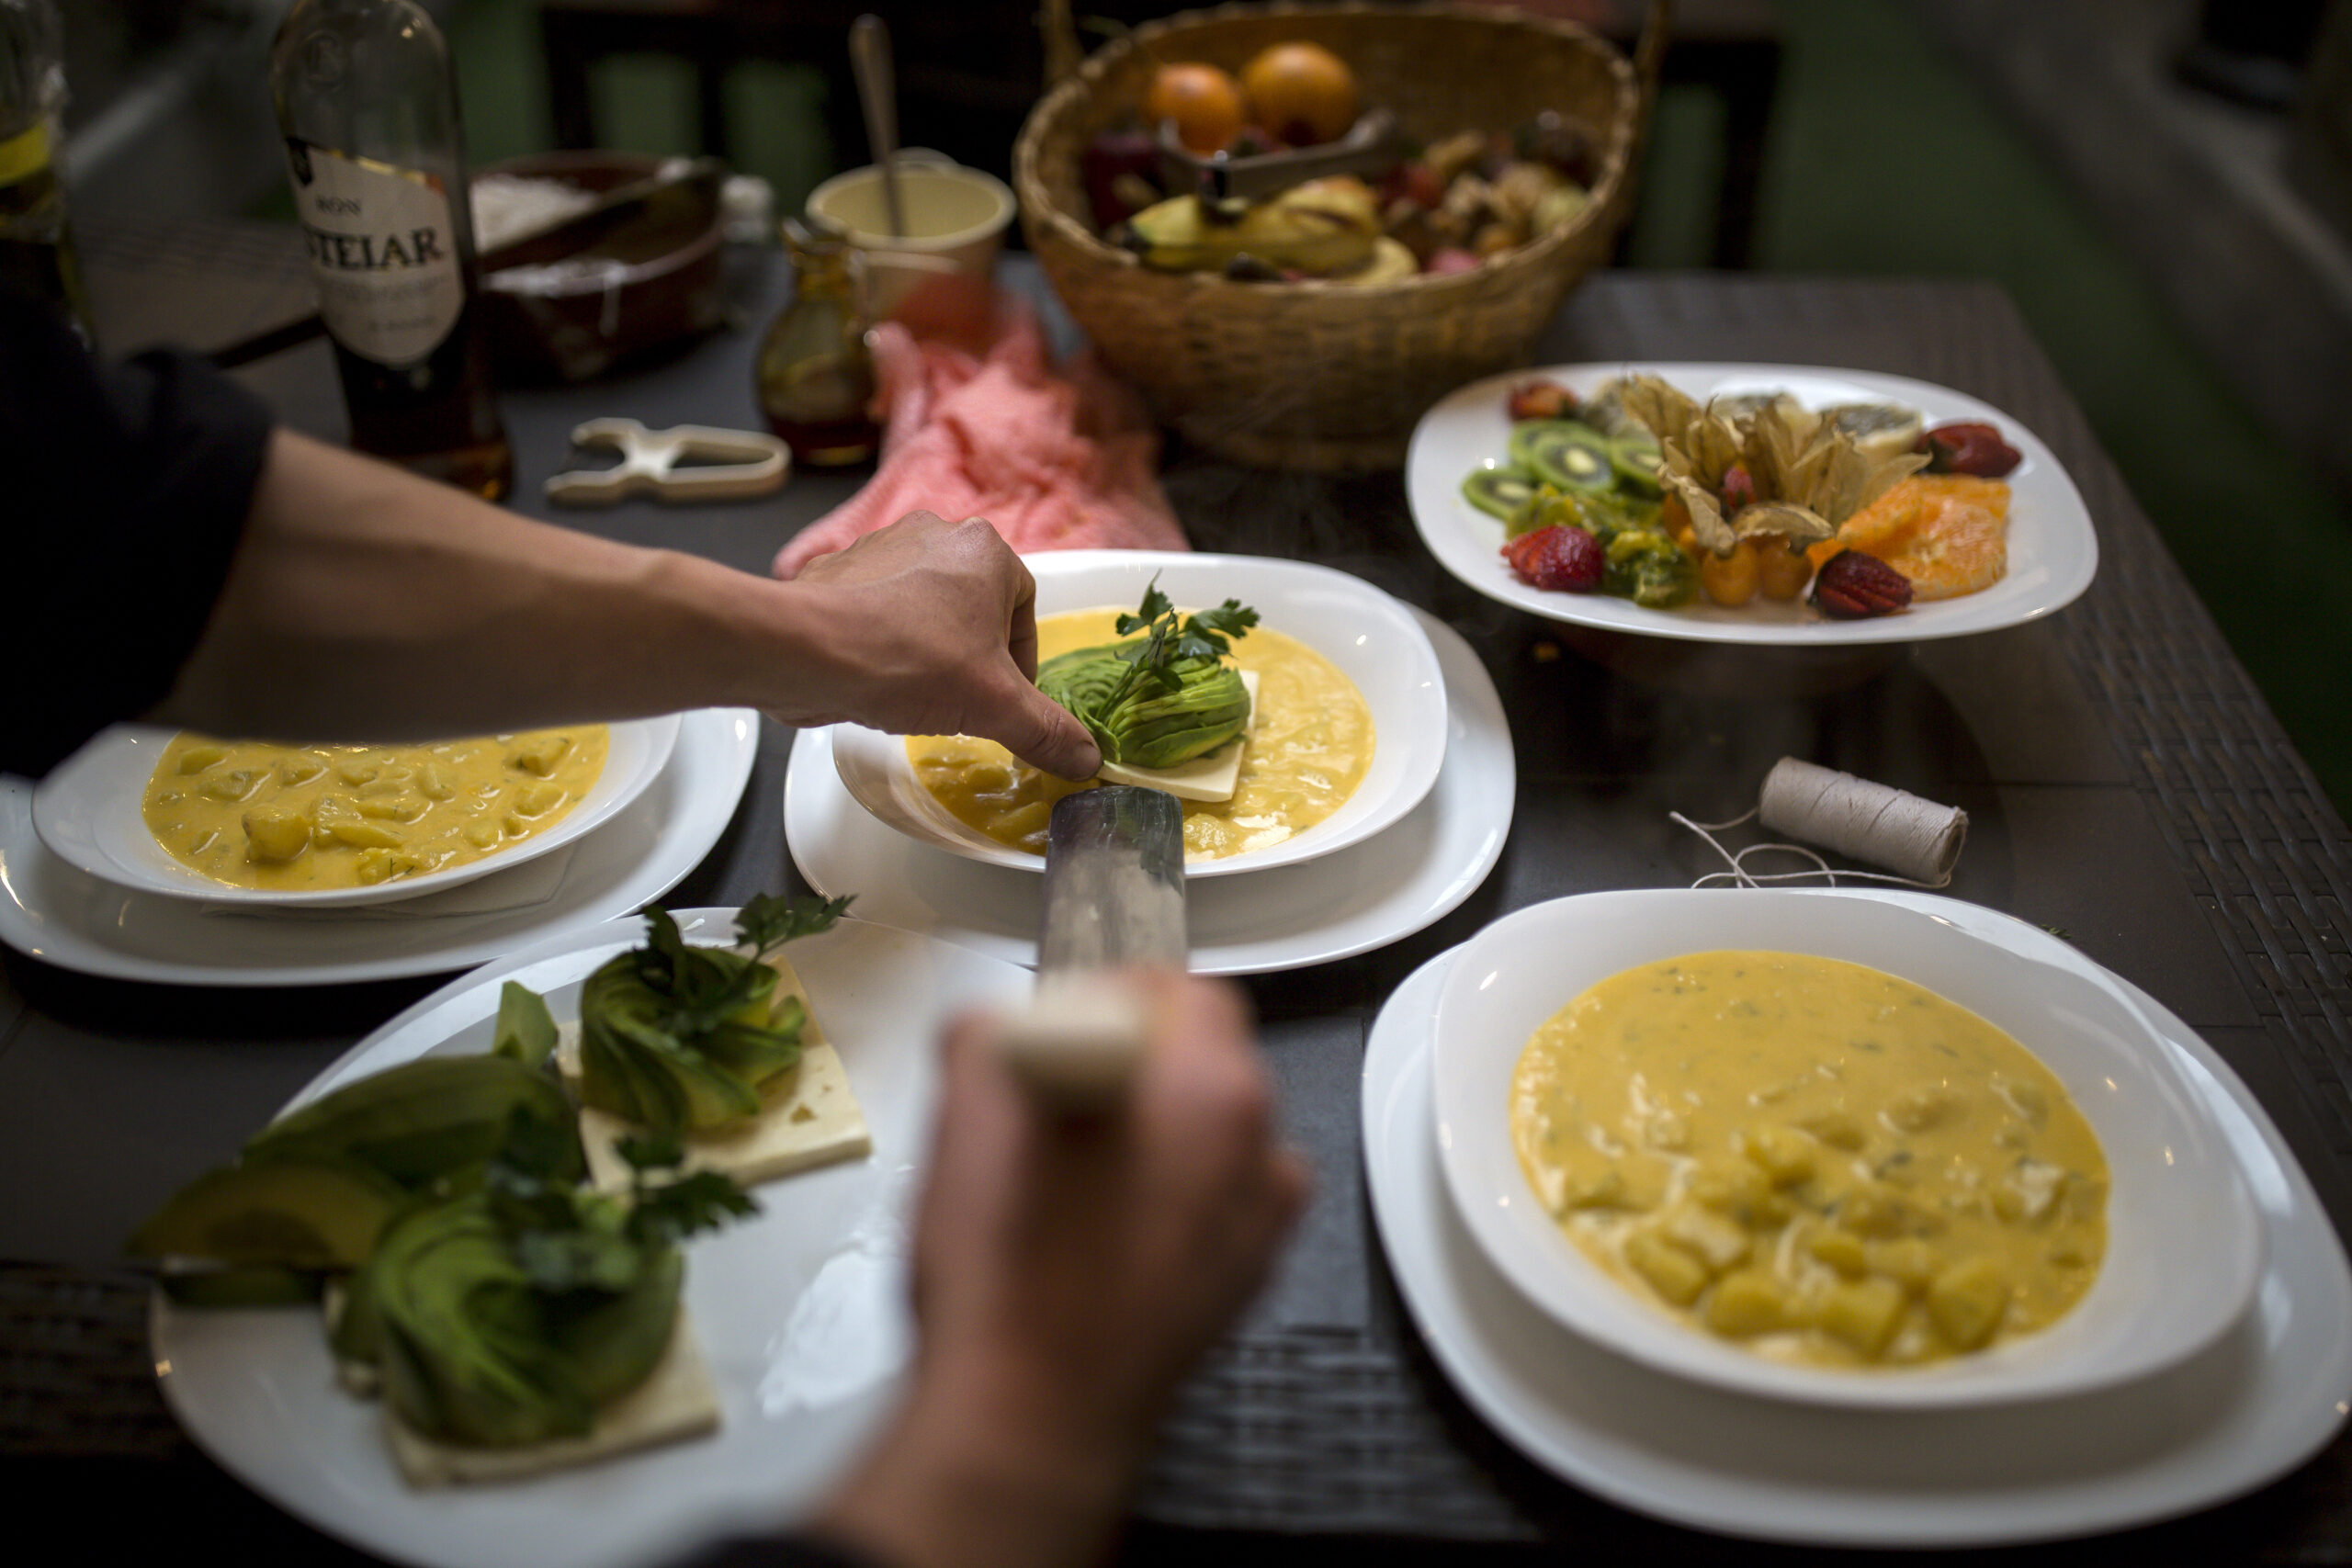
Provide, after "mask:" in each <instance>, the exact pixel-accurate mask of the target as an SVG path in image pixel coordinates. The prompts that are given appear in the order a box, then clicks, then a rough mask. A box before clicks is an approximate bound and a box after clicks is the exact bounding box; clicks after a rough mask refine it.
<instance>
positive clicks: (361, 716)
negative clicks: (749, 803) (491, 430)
mask: <svg viewBox="0 0 2352 1568" xmlns="http://www.w3.org/2000/svg"><path fill="white" fill-rule="evenodd" d="M784 587H785V585H783V584H777V583H773V582H770V581H767V580H766V579H763V578H757V577H752V576H751V575H750V574H748V573H743V572H737V571H732V570H729V569H727V568H725V567H722V566H719V565H718V564H716V563H714V562H711V561H707V560H703V559H700V558H695V557H690V556H685V555H681V554H678V553H676V552H672V551H660V550H645V549H638V548H633V547H628V546H624V545H617V544H613V543H610V542H608V541H605V540H601V539H596V538H594V537H591V536H586V535H583V534H579V533H576V532H573V531H572V530H570V529H566V528H560V527H555V526H552V525H547V524H542V523H537V522H533V521H531V520H529V519H526V518H523V517H520V516H517V515H515V514H514V513H509V512H505V511H503V510H501V509H499V508H497V507H493V506H490V505H487V504H485V503H483V502H480V501H477V500H475V499H474V498H472V497H470V496H468V495H465V494H463V493H461V492H459V491H454V490H451V489H448V488H447V487H444V486H440V485H435V484H432V483H430V482H428V481H426V480H424V479H417V478H415V477H413V476H412V475H409V474H406V473H404V472H401V471H400V470H398V469H393V468H386V467H384V466H383V465H380V464H377V463H372V462H368V461H366V460H364V459H360V458H356V457H352V456H351V455H350V454H348V453H345V452H342V451H339V450H337V449H335V448H333V447H328V446H320V445H318V444H316V443H314V442H310V441H306V440H304V439H303V438H302V437H300V436H298V435H293V434H288V433H285V432H279V433H278V434H277V435H275V436H274V437H273V439H272V442H271V446H270V451H269V457H268V460H267V462H266V466H265V468H264V469H263V473H262V478H261V482H260V485H259V488H258V490H257V491H256V493H255V496H254V505H253V509H252V515H251V519H250V521H249V524H248V526H247V533H246V537H245V539H244V540H243V543H242V545H241V546H240V547H239V550H238V554H237V557H236V558H235V560H234V562H233V563H232V567H231V569H230V574H229V579H228V581H227V584H226V585H225V587H224V589H223V591H222V592H221V595H220V600H219V602H218V604H216V606H215V609H214V613H213V615H212V618H211V620H210V621H209V624H208V626H207V627H206V630H205V634H204V636H203V637H202V638H201V639H200V640H199V641H198V645H197V648H196V650H195V652H194V653H193V654H192V655H191V656H190V658H189V660H187V664H186V665H184V666H183V668H182V671H181V673H180V678H179V681H178V683H177V684H176V686H175V688H174V690H173V693H172V694H171V696H170V698H169V699H167V700H166V702H165V703H164V706H163V708H162V709H161V710H160V711H159V712H158V714H157V715H156V716H157V717H158V718H160V719H163V720H164V721H165V722H171V723H178V724H184V725H187V726H191V727H194V728H206V729H212V730H216V731H220V732H224V733H277V734H300V735H303V736H306V737H315V738H321V739H331V738H339V739H416V738H422V737H426V736H432V735H440V734H456V733H465V732H471V731H480V730H492V729H505V728H527V727H533V726H537V725H543V724H554V723H563V722H571V721H577V720H582V719H588V718H625V717H631V716H640V715H645V714H651V713H661V712H668V711H672V710H674V709H679V708H687V707H699V706H707V705H732V704H754V705H772V704H771V703H770V702H769V700H768V699H770V698H771V697H773V696H775V694H777V693H778V692H779V691H780V690H782V689H783V688H784V687H785V686H786V683H787V682H788V680H789V677H790V675H791V673H792V671H791V670H790V669H789V668H788V666H790V665H792V664H794V663H796V662H798V660H795V659H794V658H793V654H794V652H795V651H796V650H795V648H794V644H795V643H796V642H805V641H806V640H808V639H809V637H814V636H816V635H818V634H817V633H816V632H815V631H814V630H813V629H809V628H807V627H806V626H803V625H802V623H804V622H806V621H807V620H809V618H810V617H809V616H808V615H804V614H801V613H800V612H801V611H802V609H803V608H804V607H805V604H806V596H805V595H804V596H802V597H801V599H800V600H798V601H796V600H795V599H794V597H793V596H792V595H790V594H787V593H780V592H777V591H778V590H780V589H782V588H784ZM796 633H797V634H798V635H796Z"/></svg>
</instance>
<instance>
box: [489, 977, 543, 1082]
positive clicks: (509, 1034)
mask: <svg viewBox="0 0 2352 1568" xmlns="http://www.w3.org/2000/svg"><path fill="white" fill-rule="evenodd" d="M555 1042H556V1027H555V1015H554V1014H553V1013H551V1012H549V1011H548V1004H547V998H545V997H542V996H540V995H539V993H538V992H537V991H534V990H532V989H531V988H530V987H527V986H523V985H518V984H517V983H516V982H515V981H513V980H509V981H507V982H506V984H504V985H503V986H501V987H499V988H498V1025H497V1028H496V1030H495V1031H494V1032H492V1035H491V1040H490V1054H491V1055H493V1056H504V1057H507V1058H509V1059H510V1060H513V1061H516V1062H520V1063H522V1064H523V1065H524V1066H526V1067H536V1066H539V1065H541V1064H542V1063H544V1062H545V1061H546V1060H547V1059H548V1056H549V1055H552V1054H553V1053H554V1051H555Z"/></svg>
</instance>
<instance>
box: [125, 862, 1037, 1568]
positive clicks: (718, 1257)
mask: <svg viewBox="0 0 2352 1568" xmlns="http://www.w3.org/2000/svg"><path fill="white" fill-rule="evenodd" d="M672 912H673V915H674V916H675V917H676V919H677V920H678V923H679V925H680V927H681V928H682V929H683V930H684V931H685V933H686V938H687V940H688V941H689V942H727V941H729V940H730V937H731V933H732V931H733V926H734V911H733V910H731V909H683V908H682V909H676V910H673V911H672ZM644 929H645V928H644V921H643V920H642V919H639V918H638V917H636V916H627V917H624V918H622V919H616V920H609V921H606V922H604V923H602V924H599V925H594V926H589V927H584V928H579V929H575V930H573V931H570V932H567V933H565V934H563V935H560V936H556V937H551V938H549V939H548V940H547V941H545V942H539V943H537V944H536V945H535V946H531V947H527V948H525V949H523V950H522V951H520V952H517V953H514V954H513V955H512V956H510V957H507V958H503V959H501V960H499V961H498V962H496V963H494V964H489V965H487V966H485V967H483V968H481V969H478V970H476V971H474V972H473V973H471V974H469V975H467V976H463V977H461V978H459V979H458V980H456V981H453V982H452V983H451V984H450V985H448V986H447V987H443V988H442V989H441V990H438V991H436V992H435V993H434V994H433V995H431V996H429V997H427V998H424V1000H422V1001H420V1002H418V1003H417V1004H416V1005H415V1006H414V1007H413V1008H410V1009H409V1010H407V1011H405V1012H403V1013H401V1015H400V1016H399V1017H397V1018H395V1019H393V1020H392V1021H390V1022H389V1023H387V1024H385V1025H384V1026H383V1027H382V1028H381V1029H379V1030H377V1031H376V1032H374V1033H373V1034H370V1035H369V1036H368V1038H367V1039H365V1040H363V1041H361V1042H360V1043H358V1044H357V1045H356V1046H355V1047H353V1048H352V1050H351V1051H350V1052H349V1053H348V1054H346V1055H345V1056H344V1057H343V1058H342V1059H341V1060H340V1061H338V1062H336V1063H335V1064H334V1066H332V1067H329V1068H328V1069H327V1070H326V1071H325V1072H324V1073H323V1074H322V1075H321V1076H320V1077H318V1078H317V1079H316V1080H315V1081H313V1082H312V1083H311V1085H310V1086H309V1087H308V1088H306V1089H304V1090H303V1091H302V1092H301V1093H300V1095H298V1096H296V1097H295V1100H294V1104H295V1105H301V1104H305V1103H308V1102H309V1101H310V1100H314V1099H316V1098H317V1097H318V1096H320V1095H322V1094H324V1093H326V1092H327V1091H329V1090H331V1089H338V1088H340V1087H342V1086H343V1085H344V1084H345V1083H348V1082H350V1081H352V1080H353V1079H355V1078H357V1077H364V1076H365V1075H367V1074H369V1073H373V1072H377V1071H380V1070H382V1069H383V1068H386V1067H390V1066H396V1065H398V1064H400V1063H402V1062H406V1061H410V1060H413V1059H414V1058H416V1057H419V1056H424V1055H463V1054H469V1053H477V1052H481V1051H483V1050H486V1049H488V1047H489V1044H490V1039H491V1034H492V1028H493V1026H494V1024H495V1022H496V1018H497V1012H498V998H499V991H500V987H501V985H502V983H503V982H504V981H506V980H508V979H513V980H515V981H518V982H519V983H521V984H523V985H526V986H529V987H532V988H533V989H535V990H537V991H539V992H541V993H542V994H543V995H545V996H546V997H547V998H548V1006H549V1008H550V1009H551V1010H553V1011H554V1013H555V1015H556V1016H557V1017H558V1018H560V1019H561V1018H569V1017H572V1016H575V1015H576V1012H577V1009H578V996H579V991H580V982H581V980H582V978H584V977H585V976H587V975H588V974H589V973H590V972H591V971H593V970H594V968H595V967H596V965H597V964H600V963H602V962H603V961H604V960H605V959H606V958H608V957H610V956H611V955H613V954H614V953H619V952H622V951H623V950H625V949H627V948H629V947H632V946H635V945H636V944H637V943H638V942H639V941H640V940H642V936H643V932H644ZM789 952H790V956H791V959H792V963H793V966H794V968H795V970H796V971H797V973H798V974H799V976H800V978H801V979H802V981H803V982H804V983H805V984H806V985H807V987H808V988H809V999H810V1002H811V1005H812V1008H813V1010H814V1011H815V1013H816V1015H817V1018H818V1021H819V1022H820V1024H821V1025H822V1026H823V1028H824V1031H825V1034H826V1037H827V1038H828V1039H830V1040H831V1042H832V1043H833V1044H834V1046H835V1048H836V1049H837V1050H839V1051H840V1053H841V1057H842V1065H843V1066H844V1068H845V1069H846V1071H847V1072H848V1074H849V1077H850V1084H851V1087H852V1089H853V1090H854V1092H855V1094H856V1095H857V1098H858V1103H859V1105H860V1106H861V1108H862V1109H863V1110H864V1111H865V1119H866V1123H867V1125H868V1127H869V1128H870V1129H871V1131H872V1134H873V1140H874V1152H873V1153H872V1154H871V1155H869V1156H866V1157H865V1158H864V1159H854V1160H845V1161H842V1162H841V1163H839V1164H835V1165H829V1166H823V1167H820V1168H817V1169H814V1170H809V1171H804V1172H802V1173H801V1174H799V1175H797V1176H793V1177H788V1178H786V1179H783V1180H780V1181H774V1182H766V1183H763V1184H762V1185H761V1186H759V1187H758V1188H756V1189H755V1190H754V1192H753V1195H754V1196H755V1197H756V1198H757V1199H758V1200H759V1202H760V1208H761V1212H760V1213H759V1214H758V1215H756V1216H754V1217H753V1218H752V1219H750V1220H748V1221H746V1222H744V1223H742V1224H737V1225H734V1226H730V1227H729V1228H728V1229H727V1230H724V1231H722V1232H720V1233H718V1235H712V1236H707V1237H704V1238H701V1239H699V1240H696V1241H695V1242H693V1243H691V1244H690V1245H689V1246H688V1247H687V1250H686V1284H685V1305H686V1310H687V1313H688V1314H689V1316H690V1318H691V1320H692V1322H693V1324H694V1326H695V1333H696V1335H697V1337H699V1338H700V1340H701V1342H702V1347H703V1350H704V1354H705V1357H706V1359H707V1360H708V1362H709V1364H710V1368H711V1373H712V1376H713V1378H714V1379H715V1380H716V1381H717V1382H718V1396H719V1403H720V1405H721V1407H722V1410H723V1417H722V1422H721V1425H720V1427H719V1430H718V1432H717V1433H716V1434H714V1435H713V1436H711V1437H709V1438H699V1439H694V1440H689V1441H685V1442H680V1443H675V1444H673V1445H670V1446H668V1447H665V1448H658V1449H650V1450H643V1451H640V1452H638V1453H634V1454H628V1455H623V1456H620V1457H617V1458H615V1459H611V1460H608V1461H604V1462H602V1463H599V1464H594V1465H589V1466H584V1467H582V1468H580V1469H575V1470H565V1471H557V1472H551V1473H548V1474H546V1475H542V1476H538V1477H537V1478H534V1479H529V1480H524V1481H519V1482H515V1483H497V1484H482V1485H473V1486H459V1487H453V1488H445V1489H441V1490H437V1491H429V1492H420V1491H415V1490H413V1489H412V1488H410V1487H409V1486H408V1485H407V1484H406V1483H403V1482H402V1481H401V1475H400V1472H399V1471H398V1470H397V1469H396V1468H395V1466H394V1465H393V1462H392V1458H391V1455H390V1451H389V1450H387V1449H386V1447H385V1444H384V1435H383V1431H382V1429H381V1423H382V1414H381V1411H380V1410H379V1408H378V1407H377V1406H376V1405H375V1404H368V1403H363V1402H362V1401H359V1400H356V1399H354V1398H351V1397H350V1396H348V1395H346V1394H345V1393H343V1392H342V1391H341V1390H340V1389H338V1388H337V1386H336V1384H335V1380H334V1370H333V1368H332V1367H331V1366H330V1365H329V1364H328V1356H327V1350H326V1340H325V1336H324V1333H323V1331H322V1326H321V1324H320V1321H319V1315H318V1314H317V1312H316V1311H315V1310H311V1309H304V1308H270V1309H261V1310H244V1311H198V1310H194V1309H189V1308H184V1307H176V1306H175V1305H173V1304H172V1303H170V1302H169V1301H167V1300H165V1299H164V1298H163V1297H162V1296H161V1295H160V1294H159V1295H158V1296H157V1297H156V1298H155V1303H154V1306H153V1313H152V1316H151V1324H150V1333H151V1339H152V1343H153V1348H154V1354H155V1367H156V1371H157V1374H158V1375H159V1377H160V1378H161V1379H162V1382H163V1389H164V1397H165V1399H166V1400H167V1401H168V1403H169V1404H170V1405H171V1407H172V1412H173V1414H174V1415H175V1416H177V1417H178V1418H179V1421H180V1424H181V1425H182V1426H183V1427H186V1428H187V1431H188V1433H189V1435H190V1436H191V1437H193V1438H195V1439H196V1441H197V1443H198V1445H199V1446H200V1447H202V1448H203V1449H204V1450H205V1451H206V1452H207V1453H208V1454H209V1455H210V1456H211V1457H212V1458H213V1459H214V1460H216V1461H219V1462H220V1465H221V1466H222V1467H223V1468H224V1469H226V1470H228V1471H229V1472H231V1473H232V1474H233V1475H235V1476H236V1477H237V1478H238V1479H239V1480H241V1481H243V1482H244V1483H245V1484H247V1485H248V1486H251V1487H252V1488H253V1489H254V1491H256V1492H258V1493H260V1494H261V1495H263V1496H265V1497H267V1498H268V1499H269V1500H270V1501H272V1502H274V1503H276V1504H277V1505H278V1506H280V1507H282V1508H285V1509H286V1510H287V1511H288V1512H289V1513H292V1514H295V1515H297V1516H299V1517H301V1518H303V1519H306V1520H308V1521H309V1522H310V1523H311V1524H312V1525H315V1526H316V1527H318V1528H319V1529H322V1530H324V1531H326V1532H327V1533H328V1534H330V1535H334V1536H337V1537H340V1538H341V1539H342V1540H346V1541H349V1542H351V1543H352V1544H354V1545H356V1546H359V1547H362V1548H364V1549H366V1550H367V1551H371V1552H374V1553H377V1554H378V1555H379V1556H382V1557H384V1558H386V1559H389V1560H390V1561H392V1562H409V1563H418V1564H424V1565H429V1568H654V1565H656V1564H662V1563H667V1562H675V1561H677V1560H679V1559H681V1558H684V1557H688V1556H690V1555H691V1554H692V1552H693V1551H694V1549H695V1547H696V1546H697V1545H698V1544H700V1543H701V1542H702V1541H703V1540H707V1539H709V1538H711V1537H713V1536H715V1535H718V1534H721V1533H741V1534H752V1533H761V1532H765V1531H769V1530H773V1529H776V1528H777V1527H778V1526H779V1525H780V1524H781V1523H783V1522H784V1521H786V1520H787V1519H789V1518H791V1517H795V1516H796V1515H797V1514H800V1513H802V1512H804V1511H806V1510H807V1509H808V1508H809V1506H811V1505H812V1504H814V1502H815V1501H816V1500H817V1499H818V1498H819V1497H820V1496H821V1495H823V1493H824V1491H825V1489H826V1488H827V1487H829V1486H830V1485H831V1483H832V1482H833V1480H834V1478H835V1477H837V1476H838V1475H839V1474H840V1473H841V1472H842V1469H843V1468H844V1467H845V1466H846V1465H848V1464H849V1463H850V1462H851V1461H854V1459H855V1458H856V1457H857V1455H858V1454H859V1453H860V1452H861V1451H862V1450H863V1449H864V1448H865V1444H866V1442H867V1441H868V1440H869V1439H870V1438H871V1437H872V1436H873V1434H874V1432H875V1430H876V1427H878V1425H879V1424H880V1422H881V1420H882V1419H883V1417H884V1416H886V1415H887V1414H888V1410H889V1408H890V1405H891V1404H892V1402H893V1401H894V1399H895V1398H896V1396H897V1393H898V1392H899V1383H900V1380H901V1378H902V1375H903V1372H904V1370H905V1366H906V1360H907V1356H908V1354H909V1351H910V1348H911V1345H912V1328H911V1325H910V1322H909V1321H908V1311H907V1307H906V1254H907V1233H908V1225H909V1223H910V1213H909V1210H910V1202H911V1201H912V1198H913V1195H914V1191H915V1186H916V1183H917V1182H918V1180H919V1179H920V1178H921V1174H922V1168H923V1165H924V1163H925V1158H926V1150H927V1147H928V1142H929V1136H930V1122H931V1104H932V1099H933V1083H934V1066H933V1064H934V1059H935V1048H936V1043H937V1039H938V1033H939V1029H940V1025H941V1022H942V1021H943V1020H944V1019H945V1018H947V1017H948V1016H949V1015H950V1014H952V1013H954V1012H956V1011H957V1010H962V1009H964V1008H967V1007H989V1008H1006V1007H1011V1006H1014V1005H1017V1004H1018V1003H1019V1002H1021V1001H1023V1000H1024V999H1025V998H1027V996H1028V994H1029V991H1030V987H1031V977H1030V976H1029V972H1028V971H1027V970H1025V969H1022V968H1020V967H1018V966H1016V965H1014V964H1006V963H1003V962H1001V961H1000V960H996V959H991V958H987V957H984V956H982V955H980V954H978V953H970V952H967V951H966V950H964V949H962V948H958V947H954V946H950V945H949V944H947V943H945V942H939V941H936V940H934V939H933V938H930V937H923V936H913V935H910V934H908V933H906V932H903V931H892V930H889V929H888V928H887V927H884V926H876V925H869V924H866V923H865V922H863V921H859V920H855V919H847V920H843V921H842V923H841V924H840V925H838V926H836V927H835V928H834V929H833V930H831V931H827V932H825V933H823V934H821V935H819V936H813V937H808V938H804V939H802V940H801V941H798V942H794V943H793V944H792V946H791V948H790V950H789ZM288 1109H291V1107H289V1108H288Z"/></svg>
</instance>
